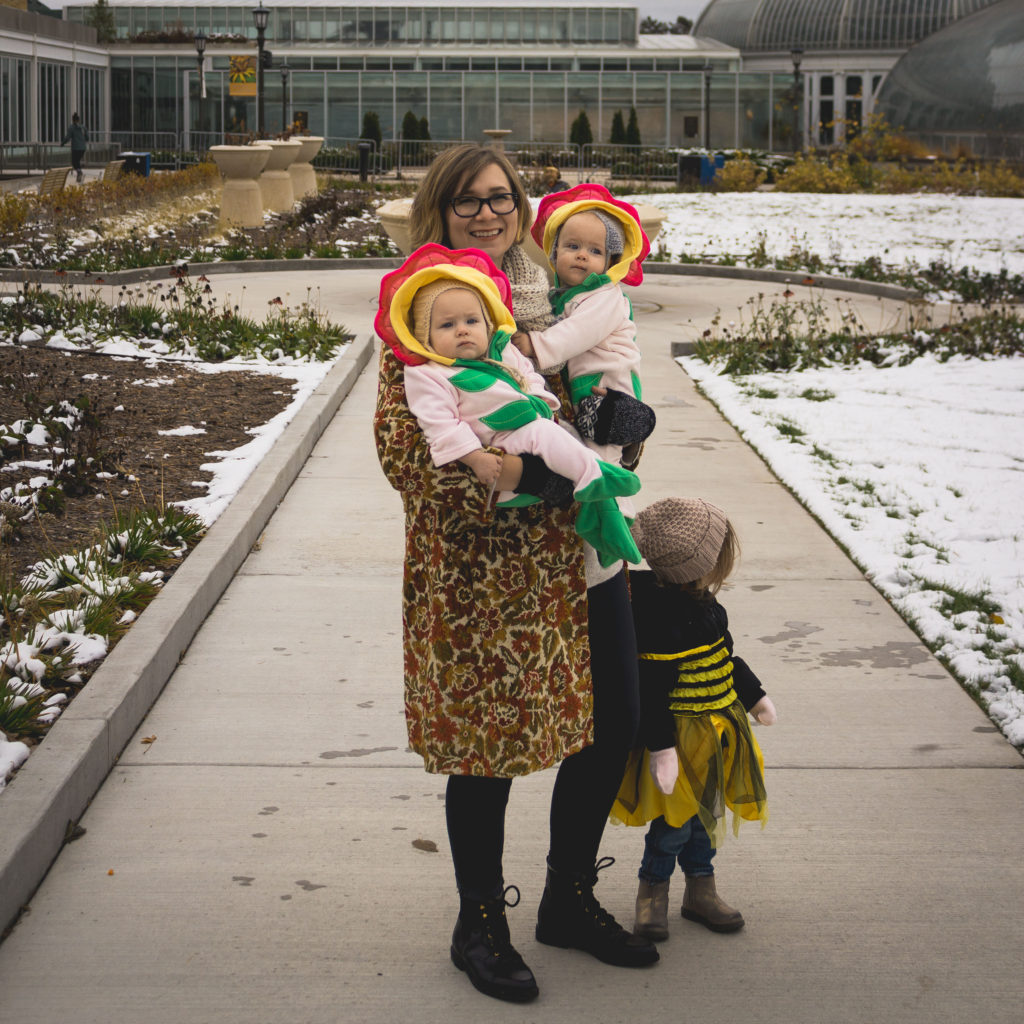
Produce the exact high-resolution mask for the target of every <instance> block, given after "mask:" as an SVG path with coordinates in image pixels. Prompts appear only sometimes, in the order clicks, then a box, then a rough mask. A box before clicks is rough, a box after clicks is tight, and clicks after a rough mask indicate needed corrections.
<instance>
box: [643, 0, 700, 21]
mask: <svg viewBox="0 0 1024 1024" xmlns="http://www.w3.org/2000/svg"><path fill="white" fill-rule="evenodd" d="M632 2H633V3H635V4H636V7H637V10H639V11H640V17H641V18H645V17H651V18H657V19H658V21H664V22H667V23H668V24H670V25H671V24H672V22H674V21H675V20H676V18H678V17H679V16H680V15H682V16H683V17H684V18H689V19H690V21H692V22H694V23H696V21H697V18H698V17H700V13H701V11H703V10H704V8H705V7H707V5H708V3H709V2H710V0H632Z"/></svg>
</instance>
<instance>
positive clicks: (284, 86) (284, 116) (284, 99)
mask: <svg viewBox="0 0 1024 1024" xmlns="http://www.w3.org/2000/svg"><path fill="white" fill-rule="evenodd" d="M289 71H291V68H290V67H288V65H287V64H282V65H281V131H282V132H286V131H288V72H289Z"/></svg>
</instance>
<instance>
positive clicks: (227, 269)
mask: <svg viewBox="0 0 1024 1024" xmlns="http://www.w3.org/2000/svg"><path fill="white" fill-rule="evenodd" d="M401 262H402V261H401V259H400V258H399V257H391V256H381V257H364V258H362V259H309V260H238V261H234V262H224V263H190V264H189V265H188V270H189V276H190V277H192V278H193V279H194V278H195V277H197V276H199V275H200V274H205V275H207V276H209V275H210V274H259V273H266V272H270V273H281V272H287V271H295V270H346V269H352V268H358V269H361V270H393V269H394V268H395V267H397V266H399V265H400V264H401ZM174 269H175V268H174V267H172V266H166V265H165V266H161V267H139V268H137V269H134V270H112V271H109V272H106V273H95V274H93V273H88V272H86V271H84V270H65V271H61V272H58V271H54V270H32V269H29V268H3V269H0V283H2V282H8V283H14V284H69V285H89V284H106V285H115V284H138V282H140V281H152V280H155V279H159V278H167V277H171V276H173V271H174ZM644 273H646V274H674V275H679V276H683V277H687V276H690V277H732V278H740V279H742V280H744V281H770V282H774V283H776V284H799V285H805V286H811V287H815V288H830V289H835V290H838V291H845V292H858V293H860V294H862V295H877V296H878V297H879V298H884V299H904V300H906V301H908V302H912V301H914V300H916V299H921V298H922V296H921V293H920V292H917V291H914V290H913V289H911V288H901V287H900V286H899V285H894V284H884V283H882V282H879V281H861V280H859V279H855V278H850V277H830V276H828V275H824V274H809V273H807V272H806V271H803V270H767V269H758V268H754V267H725V266H721V265H719V264H717V263H657V262H654V261H648V262H646V263H645V264H644Z"/></svg>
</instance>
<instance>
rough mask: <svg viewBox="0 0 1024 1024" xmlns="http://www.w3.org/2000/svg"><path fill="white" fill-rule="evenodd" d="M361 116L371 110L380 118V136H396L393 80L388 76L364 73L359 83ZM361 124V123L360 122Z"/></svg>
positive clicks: (377, 73)
mask: <svg viewBox="0 0 1024 1024" xmlns="http://www.w3.org/2000/svg"><path fill="white" fill-rule="evenodd" d="M360 89H361V90H362V91H361V95H360V103H361V105H362V116H363V117H365V116H366V113H367V112H368V111H370V110H372V111H373V112H374V113H375V114H376V115H377V116H378V117H379V118H380V129H381V135H382V137H383V138H385V139H392V138H394V137H395V136H396V134H397V131H398V129H397V126H396V125H395V96H394V90H395V80H394V77H393V76H392V75H391V74H390V73H389V74H380V73H379V72H376V73H372V74H371V73H364V74H363V77H362V80H361V82H360ZM360 123H361V122H360Z"/></svg>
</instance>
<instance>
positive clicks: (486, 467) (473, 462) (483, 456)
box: [459, 448, 501, 484]
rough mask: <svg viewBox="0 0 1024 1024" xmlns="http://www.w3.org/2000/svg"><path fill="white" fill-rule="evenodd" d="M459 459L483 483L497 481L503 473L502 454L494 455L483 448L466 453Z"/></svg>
mask: <svg viewBox="0 0 1024 1024" xmlns="http://www.w3.org/2000/svg"><path fill="white" fill-rule="evenodd" d="M459 461H460V462H462V463H464V464H465V465H467V466H469V468H470V469H471V470H473V472H474V473H475V474H476V478H477V480H479V481H480V483H482V484H493V483H495V482H496V481H497V479H498V476H499V474H500V473H501V456H500V455H492V454H491V452H485V451H484V450H483V449H482V448H481V449H479V451H475V452H470V453H469V454H468V455H464V456H463V457H462V458H461V459H459Z"/></svg>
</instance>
